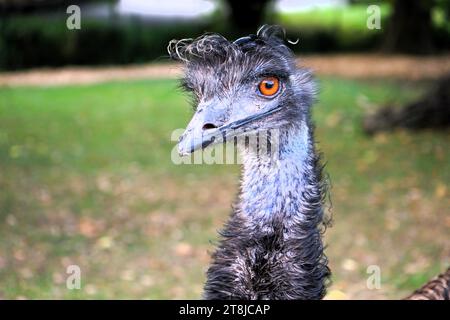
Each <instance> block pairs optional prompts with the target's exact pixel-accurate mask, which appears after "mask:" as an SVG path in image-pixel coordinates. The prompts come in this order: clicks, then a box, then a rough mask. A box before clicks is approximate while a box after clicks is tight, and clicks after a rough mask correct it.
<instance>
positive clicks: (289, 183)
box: [240, 123, 317, 228]
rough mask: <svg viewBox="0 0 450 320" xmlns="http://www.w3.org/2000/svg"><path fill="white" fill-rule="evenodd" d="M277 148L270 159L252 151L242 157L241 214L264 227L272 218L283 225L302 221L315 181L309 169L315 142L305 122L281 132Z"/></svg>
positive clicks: (250, 221) (310, 168)
mask: <svg viewBox="0 0 450 320" xmlns="http://www.w3.org/2000/svg"><path fill="white" fill-rule="evenodd" d="M277 149H278V150H277V152H274V154H272V155H270V156H268V155H262V156H261V155H258V154H257V153H256V152H255V151H254V150H251V151H249V150H246V151H244V152H243V154H242V156H243V164H244V166H243V175H242V185H241V197H240V209H241V214H242V215H243V216H244V217H245V219H246V220H248V222H249V223H256V224H257V225H258V226H260V227H263V228H264V227H267V226H270V225H272V222H273V220H274V219H281V220H282V221H283V222H284V224H285V226H286V225H289V224H290V223H289V222H292V221H294V220H295V221H302V220H304V219H305V218H306V217H305V214H306V213H307V212H305V210H304V206H305V205H309V204H308V203H305V200H306V201H308V199H307V198H306V199H305V194H306V191H308V188H312V187H314V186H311V185H310V184H311V182H315V181H316V180H317V179H314V178H315V177H311V175H312V174H313V175H314V174H315V173H316V172H315V170H312V169H313V168H312V167H311V166H314V156H315V155H314V143H313V141H312V135H311V132H310V130H309V127H308V126H307V125H306V124H305V123H302V124H301V125H300V126H299V127H298V128H294V129H291V130H284V131H282V132H280V134H279V144H278V145H277ZM308 207H309V206H308Z"/></svg>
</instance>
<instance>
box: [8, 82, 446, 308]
mask: <svg viewBox="0 0 450 320" xmlns="http://www.w3.org/2000/svg"><path fill="white" fill-rule="evenodd" d="M320 85H321V93H320V97H319V102H318V103H317V104H316V106H315V109H314V118H315V121H316V124H317V140H318V142H319V146H320V149H321V150H322V151H323V153H324V157H325V160H326V162H327V166H326V171H327V172H328V173H329V175H330V177H331V182H332V188H331V199H332V204H333V209H332V213H333V217H334V224H333V227H332V228H330V229H328V230H327V233H326V242H327V245H328V248H327V253H328V256H329V258H330V261H331V268H332V270H333V272H334V275H333V282H334V283H333V285H332V287H331V288H330V292H331V297H346V298H382V297H388V298H400V297H402V296H404V295H405V294H406V293H408V292H409V291H411V290H413V289H415V288H417V287H418V286H419V285H420V284H421V283H422V282H423V281H425V280H426V279H428V278H429V277H431V276H433V275H435V274H436V273H437V272H438V271H441V270H443V269H444V268H445V267H446V266H447V265H448V264H449V263H450V260H449V257H450V254H449V253H450V239H449V237H448V230H449V228H450V218H449V216H448V213H449V207H450V203H449V200H448V195H449V190H448V182H449V181H450V161H449V158H450V148H449V139H448V138H449V135H448V132H444V133H436V132H431V131H425V132H420V133H415V134H411V133H407V132H402V131H399V132H394V133H385V134H380V135H377V136H375V137H372V138H370V137H367V136H365V135H364V134H363V133H362V131H361V128H360V122H361V117H362V114H363V113H364V112H365V109H367V108H373V107H376V106H377V105H383V104H388V103H396V104H398V103H403V102H406V101H410V100H412V99H414V98H416V97H418V96H419V95H420V94H421V93H422V92H424V90H425V89H426V88H427V86H428V84H426V83H410V82H392V81H387V80H377V81H375V80H371V81H352V80H343V79H335V78H322V79H320ZM190 114H191V108H190V107H189V106H188V103H187V99H186V97H184V96H183V94H182V93H181V92H180V91H179V90H178V89H177V84H176V82H175V81H174V80H148V81H131V82H111V83H105V84H98V85H89V86H64V87H51V88H35V87H19V88H5V87H4V88H0V298H44V299H53V298H100V299H102V298H137V299H141V298H143V299H160V298H166V299H172V298H194V299H195V298H198V297H200V294H201V290H202V284H203V282H204V272H205V270H206V267H207V264H208V261H209V253H210V252H211V250H213V248H214V246H213V244H212V243H211V242H214V240H215V239H216V238H217V233H216V231H217V229H219V228H220V226H221V225H222V223H223V222H224V221H225V219H226V217H227V215H228V213H229V211H230V204H231V202H232V201H233V199H234V197H235V193H236V191H237V182H238V181H237V180H238V174H239V168H238V167H237V166H235V165H175V164H173V163H172V161H171V157H170V155H171V152H172V150H173V148H174V147H175V143H174V142H173V141H171V139H170V137H171V133H172V131H173V130H174V129H176V128H183V127H184V126H185V125H186V123H187V121H188V119H189V117H190ZM69 265H78V266H79V267H80V268H81V279H82V287H81V289H80V290H68V289H67V288H66V278H67V276H68V275H67V274H66V268H67V266H69ZM369 265H378V266H379V267H380V268H381V275H382V286H381V289H379V290H369V289H367V287H366V279H367V276H368V275H367V274H366V269H367V267H368V266H369Z"/></svg>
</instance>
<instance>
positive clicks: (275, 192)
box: [204, 120, 330, 299]
mask: <svg viewBox="0 0 450 320" xmlns="http://www.w3.org/2000/svg"><path fill="white" fill-rule="evenodd" d="M242 153H243V154H242V156H243V163H244V165H243V172H242V184H241V192H240V195H239V198H238V201H237V203H236V205H235V207H234V212H233V214H232V215H231V217H230V220H229V221H228V223H227V224H226V226H225V228H224V230H223V231H222V232H221V235H222V240H221V242H220V244H219V246H218V249H217V251H216V252H215V253H214V255H213V262H212V264H211V266H210V268H209V270H208V274H207V282H206V285H205V293H204V296H205V298H207V299H321V298H323V296H324V294H325V289H326V284H327V279H328V277H329V275H330V272H329V269H328V267H327V259H326V257H325V256H324V254H323V244H322V240H321V235H322V231H321V230H322V229H321V226H322V221H323V208H322V205H323V198H324V196H323V195H324V190H323V188H324V185H323V183H322V180H321V165H320V163H319V157H318V156H317V155H316V153H315V150H314V142H313V138H312V132H311V128H310V127H309V125H308V122H307V120H305V121H302V122H301V123H300V125H299V126H297V127H296V128H292V127H291V128H288V129H285V130H282V131H281V133H280V145H279V155H278V156H276V157H273V156H272V157H260V156H258V155H256V154H255V152H254V151H249V150H243V152H242Z"/></svg>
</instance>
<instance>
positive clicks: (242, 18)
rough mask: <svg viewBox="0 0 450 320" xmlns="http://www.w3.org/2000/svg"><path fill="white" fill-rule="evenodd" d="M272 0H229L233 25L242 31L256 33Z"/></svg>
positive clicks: (235, 28)
mask: <svg viewBox="0 0 450 320" xmlns="http://www.w3.org/2000/svg"><path fill="white" fill-rule="evenodd" d="M271 1H272V0H227V1H226V3H227V4H228V8H229V10H230V12H229V14H230V20H231V27H232V29H234V31H236V32H237V31H239V33H240V34H242V33H246V32H247V33H255V31H256V29H257V28H258V27H259V26H260V25H261V24H262V23H263V18H264V14H265V10H266V8H267V7H268V4H269V2H271Z"/></svg>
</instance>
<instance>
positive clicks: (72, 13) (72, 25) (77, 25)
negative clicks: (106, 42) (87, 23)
mask: <svg viewBox="0 0 450 320" xmlns="http://www.w3.org/2000/svg"><path fill="white" fill-rule="evenodd" d="M66 13H67V14H69V16H68V17H67V20H66V26H67V29H69V30H80V29H81V9H80V7H79V6H77V5H75V4H73V5H70V6H68V7H67V9H66Z"/></svg>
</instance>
